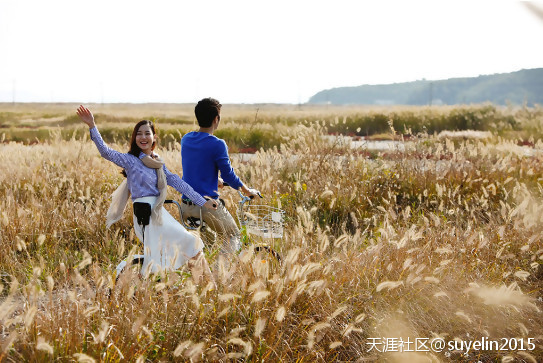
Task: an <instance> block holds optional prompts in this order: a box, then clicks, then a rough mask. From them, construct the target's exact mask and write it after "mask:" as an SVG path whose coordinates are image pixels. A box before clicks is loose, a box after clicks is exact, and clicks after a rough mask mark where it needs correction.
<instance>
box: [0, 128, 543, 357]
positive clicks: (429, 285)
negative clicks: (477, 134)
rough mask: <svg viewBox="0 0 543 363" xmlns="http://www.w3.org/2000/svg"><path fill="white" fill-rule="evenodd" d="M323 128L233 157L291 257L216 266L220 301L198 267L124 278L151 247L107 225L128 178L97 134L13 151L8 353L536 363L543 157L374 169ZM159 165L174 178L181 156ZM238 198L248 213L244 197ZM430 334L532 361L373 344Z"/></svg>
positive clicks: (416, 161) (1, 194)
mask: <svg viewBox="0 0 543 363" xmlns="http://www.w3.org/2000/svg"><path fill="white" fill-rule="evenodd" d="M325 126H326V127H329V124H326V125H324V123H318V124H313V125H311V126H301V125H298V126H292V128H291V129H289V130H290V131H289V132H288V133H285V134H284V135H283V136H282V137H283V143H282V144H281V146H280V147H276V148H271V149H268V150H266V151H265V150H262V151H260V152H259V153H257V154H256V156H255V157H254V158H253V159H252V160H251V161H250V162H245V163H241V162H237V161H235V162H234V167H235V169H236V170H238V171H239V174H240V175H241V176H242V179H243V180H244V181H246V182H247V183H248V184H249V185H251V186H254V187H258V188H259V189H260V190H261V191H262V192H263V194H264V195H265V196H266V199H265V202H266V203H268V204H270V205H275V206H280V207H281V208H283V209H284V210H285V211H286V233H285V237H284V239H283V240H282V241H281V242H280V243H279V242H278V243H276V248H277V249H279V250H280V252H281V254H282V256H283V263H282V264H276V263H273V262H272V261H268V260H267V259H265V258H264V259H263V258H262V256H255V255H254V254H252V253H251V252H248V253H246V254H245V255H243V257H242V258H239V259H237V260H235V261H233V262H232V263H231V264H222V263H219V262H217V263H216V261H211V265H212V266H213V269H214V273H215V275H216V276H217V285H218V286H217V288H216V289H212V288H211V286H199V285H195V284H194V283H193V282H192V279H191V278H190V275H189V274H188V273H187V271H183V273H171V274H169V275H168V276H167V277H165V278H162V279H161V280H160V281H156V280H154V279H147V280H140V279H138V278H136V277H135V276H130V275H129V274H128V275H126V276H124V277H123V278H122V279H120V280H119V281H118V282H117V283H116V282H115V279H114V267H115V266H116V264H117V263H118V262H119V261H120V260H121V259H122V258H124V257H126V256H127V255H128V254H129V253H131V251H132V253H133V252H134V251H138V250H141V245H140V243H139V242H138V241H137V240H136V239H135V237H134V235H133V233H132V232H131V230H132V226H131V218H130V215H129V212H128V211H127V212H126V214H125V217H124V218H123V219H122V220H121V221H120V222H119V223H117V224H116V225H115V226H114V229H113V230H106V229H105V223H104V217H103V216H104V214H105V211H106V210H107V207H108V203H109V201H108V198H109V195H110V194H111V192H112V191H113V190H114V189H115V187H116V186H117V185H118V183H119V182H120V181H121V180H122V177H121V175H120V174H119V169H118V168H116V167H115V166H113V165H112V164H111V163H109V162H107V161H106V160H104V159H101V158H100V157H99V155H98V153H97V151H96V150H95V147H94V145H93V144H92V143H91V142H90V141H88V139H87V138H85V139H83V140H80V139H72V140H67V141H65V140H62V138H61V137H60V136H58V135H57V137H56V138H53V139H52V140H51V141H50V142H48V143H43V144H36V145H31V146H25V145H22V144H17V143H5V144H2V145H0V162H1V163H2V165H3V166H4V170H5V172H4V173H2V174H0V211H1V212H0V214H1V215H0V226H1V234H0V250H1V251H3V253H2V254H0V270H1V271H2V285H1V290H2V291H1V292H0V294H1V300H0V305H1V307H0V322H1V326H2V331H1V332H0V356H1V359H2V360H5V361H49V360H61V361H68V360H78V361H141V362H143V361H164V360H167V361H168V360H169V361H183V360H184V361H188V360H193V361H199V360H203V361H229V360H236V359H239V360H246V361H356V360H360V361H363V360H365V359H366V360H374V361H385V360H388V361H398V362H401V361H436V362H437V361H450V360H456V361H491V360H498V361H499V360H504V361H510V360H514V359H516V360H519V361H520V360H521V359H523V360H525V361H540V360H541V359H542V357H543V346H542V344H543V340H542V339H543V328H542V326H543V315H542V314H541V308H542V307H543V302H542V278H543V271H542V267H541V265H542V264H543V244H542V236H543V234H542V231H543V229H542V227H541V226H542V224H541V222H542V221H541V218H542V215H543V214H542V210H543V203H542V200H541V193H542V190H541V178H540V175H541V172H542V165H541V158H542V157H541V154H539V153H533V155H532V156H526V155H525V154H524V153H523V150H519V149H518V145H517V144H516V143H515V142H511V141H506V140H502V139H497V138H496V139H494V140H493V141H469V140H466V141H456V142H453V141H451V140H441V139H437V138H434V137H432V136H427V135H426V136H423V137H421V138H420V139H418V140H416V141H415V142H413V143H411V144H408V145H407V146H406V148H405V150H400V149H398V150H396V151H393V152H389V153H387V154H381V155H378V156H377V157H376V158H374V159H368V158H366V157H365V155H366V154H365V153H364V152H361V151H360V150H357V149H351V148H350V147H348V146H347V145H343V144H341V143H340V142H335V143H334V142H332V143H330V142H329V141H326V140H325V139H323V138H322V137H321V136H322V135H323V134H325V133H326V128H325ZM112 146H113V147H114V148H116V149H118V150H124V149H126V145H122V144H116V145H112ZM161 154H162V155H163V156H164V158H165V160H166V163H167V165H168V166H169V168H170V169H171V170H174V171H179V169H180V160H179V159H178V158H179V151H178V149H177V146H176V145H175V144H171V148H169V149H164V150H162V151H161ZM173 193H175V192H174V191H171V193H170V194H173ZM225 196H226V200H227V203H228V204H227V205H228V207H229V208H230V209H231V211H232V213H235V207H236V201H237V197H236V194H235V193H234V192H232V191H230V192H226V193H225ZM424 337H426V338H433V337H443V338H444V339H446V340H450V341H452V340H455V339H457V340H475V339H480V338H481V337H487V338H490V339H498V340H499V339H500V338H518V339H521V340H522V341H523V342H526V343H527V342H528V339H532V340H530V341H533V342H534V343H535V349H533V350H529V351H520V350H516V351H480V350H479V351H477V350H472V351H469V352H455V351H450V352H449V351H448V352H441V353H437V352H411V353H408V352H405V353H400V352H398V351H389V352H379V351H377V350H376V349H372V350H370V349H369V348H370V346H369V344H368V343H369V342H371V341H372V339H375V338H380V339H386V338H389V339H399V338H402V339H404V341H405V340H407V339H411V340H412V341H413V340H414V339H415V338H424ZM381 348H383V347H381ZM381 350H382V349H381Z"/></svg>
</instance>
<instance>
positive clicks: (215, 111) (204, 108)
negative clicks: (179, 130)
mask: <svg viewBox="0 0 543 363" xmlns="http://www.w3.org/2000/svg"><path fill="white" fill-rule="evenodd" d="M221 107H222V105H221V104H220V103H219V101H217V100H216V99H214V98H211V97H208V98H204V99H203V100H200V101H199V102H198V104H197V105H196V107H194V114H195V115H196V120H198V125H199V126H200V127H210V126H211V124H212V123H213V120H214V119H215V117H217V116H219V114H220V112H221Z"/></svg>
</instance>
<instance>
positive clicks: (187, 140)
mask: <svg viewBox="0 0 543 363" xmlns="http://www.w3.org/2000/svg"><path fill="white" fill-rule="evenodd" d="M221 107H222V105H221V104H220V103H219V101H217V100H216V99H213V98H204V99H203V100H200V101H199V102H198V104H197V105H196V107H195V108H194V113H195V114H196V119H197V120H198V125H199V127H200V128H199V129H198V131H193V132H189V133H188V134H186V135H185V136H183V138H182V139H181V162H182V165H183V180H184V181H185V182H186V183H188V184H189V185H190V186H192V187H193V189H194V190H195V191H196V192H197V193H199V194H200V195H202V196H206V197H210V198H213V199H218V198H219V193H218V189H219V188H222V186H223V184H222V182H223V180H224V182H226V183H228V184H229V185H230V187H232V188H234V189H236V190H241V191H242V192H243V193H244V194H245V195H247V196H253V197H256V196H258V195H259V193H258V191H257V190H255V189H250V188H247V187H246V186H245V185H244V184H243V182H242V181H241V180H240V179H239V177H238V176H237V175H236V173H235V172H234V169H232V165H231V164H230V157H229V156H228V147H227V146H226V143H225V142H224V140H222V139H219V138H218V137H216V136H214V135H213V133H214V132H215V130H217V128H218V127H219V123H220V121H221ZM219 171H220V173H221V178H219ZM182 201H183V203H182V204H181V207H182V210H183V216H184V217H185V218H186V217H196V218H200V207H199V206H197V205H195V204H194V203H193V202H192V201H190V200H189V199H186V197H185V196H183V200H182ZM218 205H219V207H218V208H217V209H216V210H208V209H202V210H201V213H202V218H203V220H204V221H205V222H206V223H207V225H208V226H209V227H211V229H213V230H214V231H216V232H217V234H218V235H219V238H221V239H222V240H223V241H224V242H223V245H222V247H221V254H222V255H226V254H231V253H235V252H237V251H239V249H240V248H241V245H240V231H239V229H238V227H237V225H236V222H235V221H234V218H232V215H231V214H230V213H229V212H228V210H227V209H226V208H225V206H223V205H222V203H218Z"/></svg>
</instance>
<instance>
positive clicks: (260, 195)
mask: <svg viewBox="0 0 543 363" xmlns="http://www.w3.org/2000/svg"><path fill="white" fill-rule="evenodd" d="M222 185H223V186H225V187H230V188H232V187H231V186H230V184H228V183H225V182H223V183H222ZM232 189H233V188H232ZM257 192H258V196H259V197H260V198H264V197H263V196H262V194H260V191H259V190H257ZM238 193H239V196H240V197H241V199H242V201H243V203H245V202H247V201H249V200H252V199H253V198H254V195H251V196H249V197H247V196H245V195H243V193H241V192H240V191H239V190H238ZM245 199H247V200H245Z"/></svg>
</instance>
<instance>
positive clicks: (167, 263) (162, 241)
mask: <svg viewBox="0 0 543 363" xmlns="http://www.w3.org/2000/svg"><path fill="white" fill-rule="evenodd" d="M156 199H157V197H142V198H137V199H135V200H134V202H142V203H149V204H151V208H152V207H153V206H154V204H155V202H156ZM133 217H134V230H135V231H136V236H137V237H138V238H139V239H140V241H143V248H144V261H143V266H142V268H141V273H142V274H143V275H145V274H146V273H148V272H150V273H156V272H159V271H162V270H176V269H178V268H180V267H181V266H183V265H184V264H185V263H186V262H187V261H188V260H190V259H191V258H193V257H194V256H196V255H197V254H198V253H199V252H200V251H202V249H203V247H204V244H203V242H202V240H201V239H200V238H197V237H196V236H194V235H193V234H191V233H189V232H188V231H187V230H186V229H185V228H184V227H183V226H182V225H181V223H179V222H178V221H177V220H176V219H175V218H174V217H172V215H171V214H170V213H168V211H167V210H166V209H165V208H164V207H162V225H160V226H158V225H155V224H153V218H152V217H151V220H150V221H149V225H147V226H145V238H144V236H143V233H142V227H141V226H140V225H138V220H137V219H136V216H133Z"/></svg>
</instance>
